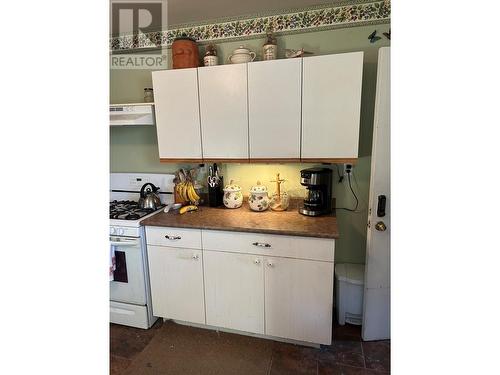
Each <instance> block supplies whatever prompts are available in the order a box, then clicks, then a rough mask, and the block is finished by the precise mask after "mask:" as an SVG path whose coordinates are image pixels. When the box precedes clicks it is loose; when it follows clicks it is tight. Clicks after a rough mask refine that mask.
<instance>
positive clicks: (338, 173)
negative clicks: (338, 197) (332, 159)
mask: <svg viewBox="0 0 500 375" xmlns="http://www.w3.org/2000/svg"><path fill="white" fill-rule="evenodd" d="M334 165H335V169H337V176H339V184H341V183H342V181H344V176H342V175H341V174H340V170H339V165H338V164H334Z"/></svg>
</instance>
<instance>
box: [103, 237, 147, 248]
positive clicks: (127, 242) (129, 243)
mask: <svg viewBox="0 0 500 375" xmlns="http://www.w3.org/2000/svg"><path fill="white" fill-rule="evenodd" d="M109 243H110V245H112V246H139V245H140V243H139V241H138V240H118V241H113V239H111V238H110V241H109Z"/></svg>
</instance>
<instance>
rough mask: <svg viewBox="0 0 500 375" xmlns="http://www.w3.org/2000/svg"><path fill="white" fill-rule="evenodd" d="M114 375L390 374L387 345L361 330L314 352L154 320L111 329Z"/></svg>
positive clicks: (350, 330) (337, 331) (341, 334)
mask: <svg viewBox="0 0 500 375" xmlns="http://www.w3.org/2000/svg"><path fill="white" fill-rule="evenodd" d="M110 367H111V374H112V375H136V374H137V375H139V374H179V375H184V374H203V375H204V374H214V375H222V374H252V375H257V374H263V375H281V374H316V375H377V374H378V375H381V374H389V373H390V341H373V342H362V341H361V329H360V327H357V326H353V325H345V326H339V325H335V327H334V341H333V344H332V345H330V346H322V347H321V349H314V348H309V347H304V346H299V345H292V344H285V343H280V342H276V341H272V340H265V339H259V338H255V337H249V336H242V335H235V334H230V333H225V332H216V331H210V330H205V329H200V328H194V327H187V326H183V325H179V324H175V323H173V322H170V321H169V322H165V323H162V322H161V320H159V321H157V322H156V323H155V325H154V326H153V327H152V328H151V329H149V330H142V329H136V328H131V327H125V326H120V325H116V324H111V325H110Z"/></svg>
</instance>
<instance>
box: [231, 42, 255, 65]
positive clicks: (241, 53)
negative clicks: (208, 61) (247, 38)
mask: <svg viewBox="0 0 500 375" xmlns="http://www.w3.org/2000/svg"><path fill="white" fill-rule="evenodd" d="M255 56H256V55H255V52H251V51H250V50H249V49H248V48H245V47H243V46H239V48H236V49H235V50H234V51H233V53H232V54H231V55H229V56H228V58H227V60H228V61H229V62H231V64H240V63H247V62H250V61H253V60H255Z"/></svg>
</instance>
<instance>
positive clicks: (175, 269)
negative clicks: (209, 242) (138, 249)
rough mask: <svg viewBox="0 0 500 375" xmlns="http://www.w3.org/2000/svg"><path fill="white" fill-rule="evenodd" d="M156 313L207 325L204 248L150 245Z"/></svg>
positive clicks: (153, 297) (152, 293)
mask: <svg viewBox="0 0 500 375" xmlns="http://www.w3.org/2000/svg"><path fill="white" fill-rule="evenodd" d="M148 262H149V277H150V280H151V297H152V301H153V314H154V315H155V316H161V317H163V318H167V319H178V320H183V321H186V322H193V323H201V324H205V302H204V296H203V266H202V251H201V250H191V249H181V248H175V247H163V246H152V245H148Z"/></svg>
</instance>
